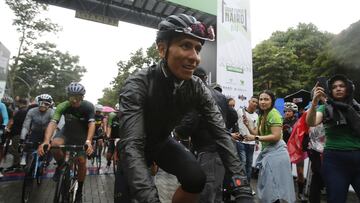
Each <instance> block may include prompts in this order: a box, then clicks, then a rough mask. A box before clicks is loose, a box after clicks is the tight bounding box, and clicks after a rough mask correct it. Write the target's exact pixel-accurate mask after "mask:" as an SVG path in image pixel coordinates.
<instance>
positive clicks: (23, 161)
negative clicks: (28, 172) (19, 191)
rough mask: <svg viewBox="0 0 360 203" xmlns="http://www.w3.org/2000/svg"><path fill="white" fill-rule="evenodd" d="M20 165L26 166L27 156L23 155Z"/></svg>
mask: <svg viewBox="0 0 360 203" xmlns="http://www.w3.org/2000/svg"><path fill="white" fill-rule="evenodd" d="M20 165H21V166H25V165H26V156H22V157H21V160H20Z"/></svg>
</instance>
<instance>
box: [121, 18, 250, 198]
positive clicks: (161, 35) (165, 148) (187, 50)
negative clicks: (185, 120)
mask: <svg viewBox="0 0 360 203" xmlns="http://www.w3.org/2000/svg"><path fill="white" fill-rule="evenodd" d="M158 28H159V31H158V34H157V39H156V43H157V47H158V51H159V54H160V57H161V58H162V59H161V61H160V62H159V63H158V64H157V65H154V66H151V67H149V68H146V69H143V70H141V71H139V72H137V73H136V74H134V75H132V76H131V77H130V78H129V79H128V80H127V81H126V82H125V85H124V87H123V89H122V90H121V93H120V100H119V103H120V109H119V111H120V112H121V117H120V133H119V134H120V138H121V140H120V145H119V147H118V149H119V150H120V164H121V165H120V170H123V174H124V176H123V177H125V178H126V179H127V181H126V182H127V183H128V187H129V190H130V197H131V198H132V199H136V200H137V201H138V202H160V200H159V196H158V192H157V189H156V186H155V184H154V182H153V181H152V177H151V172H150V169H149V166H150V164H152V163H153V161H154V162H155V163H156V164H157V165H158V166H159V167H160V168H161V169H163V170H164V171H166V172H168V173H171V174H174V175H175V176H176V177H177V179H178V180H179V182H180V184H181V186H180V187H179V188H178V189H177V190H176V192H175V193H174V195H173V198H172V202H173V203H177V202H181V203H184V202H186V203H192V202H197V200H198V197H199V194H200V192H201V191H202V190H203V188H204V185H205V182H206V176H205V173H204V172H203V170H202V169H201V167H200V165H199V163H198V162H197V161H196V159H195V157H194V155H193V154H191V152H190V151H189V150H187V149H186V148H185V147H184V146H182V145H181V144H180V143H178V142H177V141H176V140H174V139H173V138H171V137H170V134H171V131H172V130H173V129H174V127H175V126H176V124H177V123H178V122H179V121H180V120H181V118H182V117H183V115H184V114H185V113H187V112H189V111H192V110H196V111H198V112H199V113H200V114H202V115H203V116H204V119H205V120H206V121H207V124H208V129H209V131H211V132H212V133H213V134H214V136H213V137H212V138H213V139H214V140H215V143H216V147H217V151H218V153H219V155H220V157H221V159H222V162H223V164H224V166H225V168H226V169H227V170H228V171H229V174H230V175H231V176H232V180H233V188H232V189H233V191H234V195H235V196H236V197H237V198H238V199H241V198H244V199H246V200H249V201H250V202H251V201H253V197H252V195H251V189H250V187H249V183H248V182H247V179H246V176H245V173H244V170H243V169H242V168H241V164H240V161H239V158H238V156H237V154H236V151H235V147H234V145H233V143H232V141H231V136H230V134H229V133H228V132H227V131H226V129H225V123H224V121H223V118H222V116H221V113H220V111H219V108H218V107H217V105H216V103H215V101H214V99H213V98H212V96H211V93H210V90H209V89H207V88H206V86H205V85H204V83H203V82H202V81H201V79H200V78H198V77H196V76H193V72H194V70H195V69H196V68H197V66H198V65H199V63H200V55H199V54H200V51H201V49H202V46H203V44H204V42H205V41H214V38H215V36H214V31H213V29H212V27H206V25H204V24H203V23H202V22H199V21H197V20H196V19H195V18H194V17H192V16H188V15H186V14H179V15H171V16H169V17H167V18H166V19H165V20H163V21H161V22H160V24H159V26H158Z"/></svg>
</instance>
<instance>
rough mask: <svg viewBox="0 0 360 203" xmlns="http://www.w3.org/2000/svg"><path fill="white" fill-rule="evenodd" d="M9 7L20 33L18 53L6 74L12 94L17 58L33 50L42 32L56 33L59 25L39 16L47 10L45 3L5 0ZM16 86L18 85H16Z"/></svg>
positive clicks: (17, 72)
mask: <svg viewBox="0 0 360 203" xmlns="http://www.w3.org/2000/svg"><path fill="white" fill-rule="evenodd" d="M5 2H6V4H7V5H8V6H9V8H10V9H11V10H12V11H13V12H14V14H15V18H14V20H13V25H14V26H15V27H16V31H17V32H18V33H19V34H20V36H19V46H18V53H17V55H16V56H15V57H14V58H13V59H14V62H13V64H11V66H10V71H9V75H8V83H7V84H8V87H9V94H10V95H12V96H14V89H15V85H14V84H13V83H14V80H15V78H16V77H18V75H19V74H21V73H19V70H18V68H19V60H20V58H24V54H25V53H26V52H29V51H30V50H33V48H34V44H36V40H37V39H38V38H39V37H40V36H42V34H43V33H47V32H51V33H56V32H58V31H59V30H60V27H59V26H58V25H57V24H55V23H52V22H51V21H50V19H48V18H40V17H39V16H40V14H41V12H43V11H46V10H47V5H46V4H42V3H38V2H36V1H33V0H5ZM23 85H25V84H23ZM16 88H18V86H16Z"/></svg>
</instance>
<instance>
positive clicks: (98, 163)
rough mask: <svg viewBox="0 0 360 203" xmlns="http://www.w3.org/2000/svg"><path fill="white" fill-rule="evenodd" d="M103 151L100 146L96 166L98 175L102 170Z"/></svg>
mask: <svg viewBox="0 0 360 203" xmlns="http://www.w3.org/2000/svg"><path fill="white" fill-rule="evenodd" d="M101 151H102V147H101V146H98V147H97V153H96V164H97V172H98V173H100V168H101Z"/></svg>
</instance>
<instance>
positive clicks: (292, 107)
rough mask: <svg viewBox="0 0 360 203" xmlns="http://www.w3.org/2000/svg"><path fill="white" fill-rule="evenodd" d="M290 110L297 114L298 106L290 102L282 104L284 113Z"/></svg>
mask: <svg viewBox="0 0 360 203" xmlns="http://www.w3.org/2000/svg"><path fill="white" fill-rule="evenodd" d="M287 110H291V111H293V112H294V113H296V112H298V110H299V109H298V106H297V105H296V104H295V103H292V102H285V104H284V111H287Z"/></svg>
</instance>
